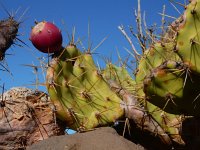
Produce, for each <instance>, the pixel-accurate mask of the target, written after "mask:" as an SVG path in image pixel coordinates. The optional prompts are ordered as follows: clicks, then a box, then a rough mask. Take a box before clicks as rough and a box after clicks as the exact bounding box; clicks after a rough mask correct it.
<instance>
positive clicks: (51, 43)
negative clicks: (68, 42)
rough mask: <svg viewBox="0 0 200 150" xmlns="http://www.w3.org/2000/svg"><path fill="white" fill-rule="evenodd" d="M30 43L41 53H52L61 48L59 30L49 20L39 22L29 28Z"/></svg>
mask: <svg viewBox="0 0 200 150" xmlns="http://www.w3.org/2000/svg"><path fill="white" fill-rule="evenodd" d="M30 40H31V42H32V44H33V45H34V46H35V47H36V48H37V49H38V50H39V51H41V52H43V53H54V52H57V51H59V50H60V49H61V48H62V34H61V31H60V30H59V29H58V28H57V27H56V26H55V25H54V24H53V23H50V22H46V21H43V22H39V23H37V24H36V25H35V26H34V27H33V28H32V30H31V34H30Z"/></svg>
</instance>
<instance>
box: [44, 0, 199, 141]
mask: <svg viewBox="0 0 200 150" xmlns="http://www.w3.org/2000/svg"><path fill="white" fill-rule="evenodd" d="M199 7H200V0H192V1H190V3H189V5H188V6H187V7H186V10H185V13H184V15H183V16H181V17H180V18H178V19H177V20H176V21H175V22H173V23H172V24H171V26H170V27H169V28H168V30H167V31H166V33H165V34H164V35H163V37H162V38H161V39H159V40H158V39H157V40H156V41H153V42H152V43H151V46H150V47H149V48H148V49H146V50H145V51H144V53H143V54H142V55H141V57H140V59H139V60H138V67H137V71H136V75H135V79H134V78H132V77H131V76H130V75H129V73H128V71H127V70H126V68H125V66H122V67H117V66H115V65H113V64H111V63H109V64H107V67H106V68H105V69H103V70H98V69H97V67H96V65H95V63H94V62H93V59H92V56H91V54H90V53H89V52H88V53H87V52H86V53H82V52H80V51H79V50H78V49H77V48H76V46H75V45H73V44H70V45H69V46H67V47H66V48H64V49H63V50H62V51H61V52H59V53H57V54H54V57H53V59H52V61H51V62H50V64H49V67H48V70H47V89H48V92H49V95H50V97H51V100H52V101H53V103H54V104H55V106H56V112H57V116H58V118H60V119H61V120H63V121H65V122H66V123H67V126H68V127H70V128H72V129H75V130H78V131H85V130H89V129H93V128H95V127H98V126H107V125H109V124H111V123H113V122H115V121H116V120H118V119H120V118H123V119H124V118H126V117H127V118H129V119H132V120H134V122H135V124H137V127H139V128H140V129H141V130H145V131H149V132H150V133H153V134H154V135H155V136H158V137H159V138H160V139H161V141H162V142H163V143H166V144H167V145H173V143H174V142H175V143H176V144H177V143H178V144H179V145H185V141H184V139H183V137H182V136H183V135H182V134H181V130H182V124H183V121H184V120H185V116H195V117H197V116H198V117H199V116H200V96H199V95H200V94H199V93H200V92H199V89H200V67H199V65H198V64H199V63H200V62H199V60H200V58H199V57H200V55H199V54H200V53H199V52H198V51H199V50H200V46H199V43H200V40H199V29H198V26H199V25H200V20H199V17H200V8H199Z"/></svg>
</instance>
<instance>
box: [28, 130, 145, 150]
mask: <svg viewBox="0 0 200 150" xmlns="http://www.w3.org/2000/svg"><path fill="white" fill-rule="evenodd" d="M27 150H144V148H143V147H141V146H140V145H136V144H134V143H132V142H130V141H128V140H126V139H125V138H123V137H122V136H120V135H118V134H117V132H116V131H115V130H114V129H113V128H110V127H102V128H98V129H95V130H93V131H89V132H85V133H75V134H73V135H62V136H54V137H51V138H49V139H46V140H43V141H40V142H38V143H36V144H33V145H32V146H30V147H29V148H27Z"/></svg>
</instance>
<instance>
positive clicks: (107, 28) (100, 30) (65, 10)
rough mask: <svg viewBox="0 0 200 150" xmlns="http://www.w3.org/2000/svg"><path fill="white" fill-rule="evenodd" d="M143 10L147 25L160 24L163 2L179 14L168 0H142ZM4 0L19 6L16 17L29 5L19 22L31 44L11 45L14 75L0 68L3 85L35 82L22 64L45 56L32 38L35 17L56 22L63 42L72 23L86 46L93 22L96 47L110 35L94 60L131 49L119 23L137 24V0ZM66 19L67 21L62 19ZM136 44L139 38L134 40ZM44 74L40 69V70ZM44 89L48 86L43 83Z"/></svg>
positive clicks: (9, 61)
mask: <svg viewBox="0 0 200 150" xmlns="http://www.w3.org/2000/svg"><path fill="white" fill-rule="evenodd" d="M141 1H142V4H141V7H142V10H143V11H144V10H145V12H146V19H147V23H148V25H152V24H153V23H154V22H156V23H157V24H160V21H161V16H160V15H159V14H158V13H159V12H162V6H163V5H164V4H166V11H167V14H169V15H172V16H178V13H177V12H176V11H175V9H174V8H173V6H172V5H170V3H169V1H168V0H162V1H161V0H141ZM1 3H2V4H3V5H4V6H5V8H6V9H7V10H8V11H9V12H15V11H16V10H17V9H19V11H18V13H17V15H16V19H18V18H20V16H21V15H22V14H23V12H24V11H25V10H26V9H28V11H27V12H26V13H25V15H24V16H23V17H22V20H23V23H22V24H21V26H20V31H19V34H20V36H19V38H20V39H21V40H23V41H24V42H25V43H26V44H27V45H28V46H29V47H27V46H25V45H24V46H23V47H19V46H12V47H11V48H10V49H9V50H8V51H7V53H9V54H13V55H9V56H7V57H6V62H7V64H8V66H9V69H10V71H11V72H12V74H13V76H10V75H9V74H8V73H4V72H0V74H1V77H0V79H1V81H0V85H2V84H3V83H5V88H6V89H9V88H11V87H15V86H26V87H31V88H35V87H34V86H28V85H29V84H33V83H35V82H34V79H35V75H34V74H33V69H32V68H29V67H25V66H23V65H22V64H35V65H38V60H37V58H38V57H43V56H44V57H46V55H45V54H43V53H40V52H38V51H37V50H36V49H35V48H34V47H33V46H32V44H31V42H30V41H29V34H30V30H31V26H33V25H34V21H35V20H37V21H43V20H46V21H51V22H54V23H55V24H56V25H57V26H58V27H59V28H60V29H61V30H62V33H63V37H64V43H63V45H66V44H67V43H68V42H69V40H68V38H67V31H68V32H70V33H71V31H72V27H74V26H75V27H76V39H77V38H78V37H80V38H82V39H83V42H84V44H85V45H84V46H85V47H86V48H87V46H88V45H87V41H88V40H87V32H88V22H90V32H91V42H92V43H93V44H92V45H93V47H95V46H96V45H97V44H98V43H99V42H100V41H101V40H102V39H103V38H104V37H106V36H108V39H107V40H106V41H105V42H104V43H103V45H102V46H100V47H99V48H98V49H97V50H96V52H97V53H99V54H98V55H96V57H95V60H97V59H98V61H100V62H101V60H99V59H100V56H107V57H110V56H111V55H112V57H113V61H116V58H115V56H116V49H118V50H119V52H120V54H121V55H122V56H126V55H127V53H126V51H125V50H124V47H126V48H128V49H130V46H129V44H128V43H127V41H126V40H125V39H124V37H123V36H122V34H121V33H120V31H119V30H118V28H117V26H118V25H121V24H123V25H124V26H125V27H128V26H129V25H133V27H136V26H135V19H134V9H135V8H136V7H137V0H56V1H54V0H32V1H31V0H1ZM6 16H7V14H6V13H5V11H4V10H3V9H2V7H0V18H1V19H3V18H5V17H6ZM62 22H64V24H63V23H62ZM135 44H136V47H137V42H135ZM40 74H41V73H40ZM39 78H40V82H44V79H43V77H42V75H40V76H39ZM40 89H42V90H45V88H42V87H40Z"/></svg>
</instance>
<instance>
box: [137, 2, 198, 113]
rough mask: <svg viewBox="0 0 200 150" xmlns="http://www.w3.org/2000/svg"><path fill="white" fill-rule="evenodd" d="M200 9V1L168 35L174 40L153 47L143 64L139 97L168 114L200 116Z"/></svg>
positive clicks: (192, 6) (140, 62)
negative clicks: (199, 26)
mask: <svg viewBox="0 0 200 150" xmlns="http://www.w3.org/2000/svg"><path fill="white" fill-rule="evenodd" d="M199 7H200V1H199V0H193V1H191V2H190V3H189V5H188V6H187V7H186V10H185V13H184V14H183V16H182V17H180V18H179V19H177V22H178V23H177V24H178V25H177V27H176V28H172V27H171V28H170V29H169V30H170V31H168V33H169V32H173V38H172V37H170V38H171V39H170V40H168V41H167V40H162V39H161V40H160V41H159V42H157V43H155V44H153V45H152V46H151V47H150V48H149V50H147V51H146V52H145V53H144V55H143V56H142V58H141V60H140V61H139V66H138V68H137V69H138V72H137V74H136V82H137V84H140V85H141V89H140V90H138V93H139V95H140V96H142V97H143V96H144V97H145V99H146V100H148V101H149V102H150V103H152V104H154V105H156V106H158V107H159V108H160V109H162V110H164V111H166V112H168V113H173V114H185V115H195V116H199V115H200V111H199V110H200V102H199V101H200V99H199V88H200V87H199V85H200V78H199V73H198V72H199V67H198V66H199V65H198V63H199V52H198V51H199V48H200V47H199V38H198V36H199V31H198V28H197V27H198V25H199V24H200V21H199V19H198V16H199V15H200V9H199ZM172 25H173V24H172ZM166 38H168V37H167V36H166V37H165V39H166Z"/></svg>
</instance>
